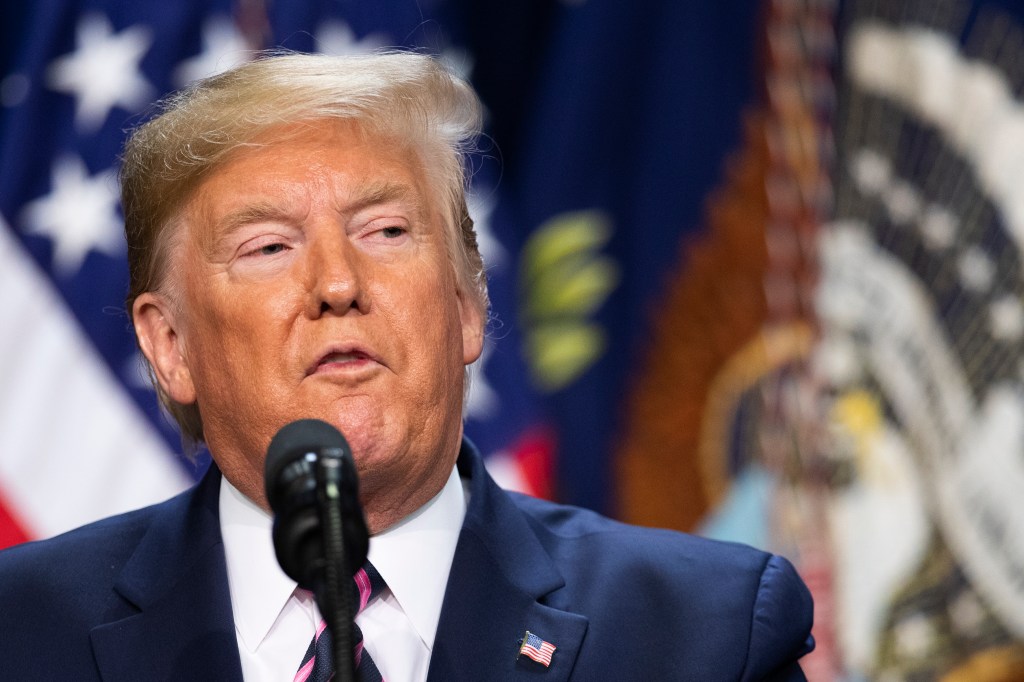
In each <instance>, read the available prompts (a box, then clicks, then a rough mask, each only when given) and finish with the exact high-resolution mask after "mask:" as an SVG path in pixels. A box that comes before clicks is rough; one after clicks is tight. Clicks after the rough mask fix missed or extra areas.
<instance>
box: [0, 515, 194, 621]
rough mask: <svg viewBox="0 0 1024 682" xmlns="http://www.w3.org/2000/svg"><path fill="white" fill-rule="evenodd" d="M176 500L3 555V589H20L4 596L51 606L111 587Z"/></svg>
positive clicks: (0, 557)
mask: <svg viewBox="0 0 1024 682" xmlns="http://www.w3.org/2000/svg"><path fill="white" fill-rule="evenodd" d="M175 500H177V498H173V499H172V500H168V501H167V502H163V503H160V504H156V505H152V506H149V507H143V508H141V509H136V510H134V511H130V512H126V513H123V514H118V515H115V516H111V517H108V518H104V519H100V520H99V521H95V522H93V523H89V524H87V525H84V526H80V527H79V528H75V529H74V530H70V531H67V532H66V533H62V534H60V535H57V536H54V537H52V538H48V539H45V540H36V541H32V542H26V543H24V544H20V545H15V546H14V547H10V548H8V549H5V550H3V551H0V584H3V585H5V586H10V587H12V588H14V589H11V590H4V593H5V594H6V595H7V597H8V598H10V597H15V596H16V595H19V594H32V595H34V596H33V598H34V599H36V600H40V599H41V600H44V601H45V599H46V596H47V595H48V594H53V595H55V596H56V597H59V596H60V595H66V594H67V592H68V590H71V589H74V590H78V591H79V592H80V593H82V592H86V593H87V592H88V591H89V590H90V589H92V588H98V587H99V586H100V585H107V586H109V584H110V582H111V581H112V580H113V576H115V575H116V574H117V572H118V571H119V570H120V568H121V567H122V566H123V565H124V563H125V562H126V561H127V560H128V558H129V557H130V556H131V553H132V551H133V550H134V548H135V547H136V545H137V544H138V541H139V539H140V538H141V537H142V536H143V535H144V534H145V532H146V531H147V529H148V528H149V527H150V526H151V524H152V522H153V519H154V518H156V517H157V516H158V515H159V514H160V513H161V511H162V510H164V509H166V508H167V507H168V506H169V505H172V504H174V503H175ZM2 601H5V600H4V599H0V602H2Z"/></svg>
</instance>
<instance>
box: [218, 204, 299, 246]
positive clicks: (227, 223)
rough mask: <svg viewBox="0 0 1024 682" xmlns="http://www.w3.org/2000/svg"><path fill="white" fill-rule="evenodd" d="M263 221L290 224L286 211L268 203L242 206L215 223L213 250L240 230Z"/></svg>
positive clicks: (290, 220)
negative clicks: (279, 221) (280, 221)
mask: <svg viewBox="0 0 1024 682" xmlns="http://www.w3.org/2000/svg"><path fill="white" fill-rule="evenodd" d="M265 220H283V221H285V222H292V218H291V217H290V216H289V214H288V211H286V210H283V209H282V208H281V207H280V206H276V205H274V204H272V203H270V202H258V203H254V204H249V205H247V206H243V207H242V208H240V209H238V210H235V211H231V212H230V213H228V214H227V215H225V216H224V217H222V218H221V219H220V220H218V221H217V228H216V233H215V236H214V238H213V240H212V242H213V247H214V250H219V249H220V248H221V246H222V245H223V244H224V242H225V241H227V239H228V238H229V237H230V236H231V235H232V234H234V233H235V232H237V231H238V230H239V229H240V228H243V227H245V226H246V225H252V224H253V223H258V222H262V221H265Z"/></svg>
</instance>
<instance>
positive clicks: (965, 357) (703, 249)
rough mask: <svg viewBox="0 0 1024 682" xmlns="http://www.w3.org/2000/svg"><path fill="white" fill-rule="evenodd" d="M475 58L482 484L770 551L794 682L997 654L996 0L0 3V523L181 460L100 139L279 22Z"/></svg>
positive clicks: (1003, 408) (1010, 526)
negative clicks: (791, 618) (485, 476)
mask: <svg viewBox="0 0 1024 682" xmlns="http://www.w3.org/2000/svg"><path fill="white" fill-rule="evenodd" d="M386 46H407V47H413V48H416V49H420V50H424V51H427V52H430V53H434V54H437V55H439V56H441V58H442V59H444V60H445V61H446V62H447V63H448V65H449V66H450V68H451V69H453V70H454V71H456V72H458V73H460V74H461V75H463V76H464V77H465V78H467V79H469V80H470V81H472V83H473V84H474V85H475V86H476V88H477V90H478V92H479V93H480V95H481V97H482V98H483V100H484V102H485V104H486V107H487V133H488V137H487V139H486V140H485V141H484V142H483V144H482V149H481V152H480V153H479V154H478V155H477V156H476V157H475V158H474V160H473V166H474V180H473V188H472V203H471V212H472V214H473V216H474V218H475V220H476V221H477V226H478V230H479V231H480V241H481V245H482V248H483V251H484V256H485V260H486V262H487V264H488V276H489V278H490V284H491V295H492V300H493V303H494V310H493V314H492V319H491V322H490V325H489V330H488V344H487V347H486V349H485V352H484V356H483V358H482V360H481V361H480V362H479V363H478V365H477V367H476V368H475V371H474V381H473V389H472V393H471V395H470V399H469V401H468V405H467V407H466V422H467V433H468V434H469V435H470V437H471V438H472V439H473V440H474V441H476V443H477V444H478V445H479V446H480V447H481V449H482V450H483V451H484V452H485V453H486V455H487V461H488V465H489V467H490V469H491V470H492V472H494V474H495V475H496V476H497V477H498V478H499V480H500V481H501V482H502V483H503V484H504V485H506V486H508V487H511V488H516V489H519V490H523V491H526V492H528V493H530V494H534V495H539V496H544V497H548V498H552V499H557V500H560V501H563V502H569V503H573V504H578V505H582V506H586V507H590V508H593V509H596V510H598V511H601V512H603V513H606V514H609V515H612V516H614V517H617V518H620V519H623V520H626V521H630V522H633V523H640V524H644V525H651V526H663V527H670V528H677V529H681V530H687V531H691V532H698V533H702V534H706V535H711V536H714V537H721V538H727V539H734V540H739V541H742V542H746V543H749V544H753V545H756V546H759V547H762V548H765V549H769V550H772V551H776V552H781V553H783V554H785V555H786V556H788V557H789V558H790V559H792V560H793V562H794V563H795V564H796V565H797V567H798V569H799V570H800V572H801V574H802V575H803V577H804V578H805V580H806V581H807V582H808V584H809V586H810V587H811V589H812V591H813V592H814V596H815V601H816V618H815V630H814V634H815V636H816V638H817V641H818V648H817V650H816V651H815V652H814V653H813V654H812V655H811V656H810V657H808V659H806V660H805V663H804V667H805V669H806V671H807V673H808V676H809V678H810V679H811V680H845V681H857V680H880V681H885V682H888V681H890V680H914V681H917V680H922V681H923V680H944V681H946V682H954V681H961V680H972V681H973V680H980V681H985V682H987V681H993V680H1024V354H1022V351H1024V299H1022V292H1024V281H1022V270H1021V258H1022V253H1024V101H1022V87H1024V7H1021V6H1020V3H1019V2H1016V1H1014V0H1002V1H996V0H976V1H974V2H968V1H967V0H963V1H959V0H958V1H954V0H929V1H927V2H926V1H924V0H847V1H846V2H836V0H760V1H758V0H716V1H715V2H685V1H683V0H644V1H642V2H641V1H637V0H632V1H626V0H520V1H518V2H494V3H487V2H479V1H478V0H378V1H376V2H372V3H371V2H358V1H356V0H234V1H230V0H209V1H207V2H200V1H198V0H188V1H186V0H179V1H177V2H166V1H155V0H135V1H134V2H124V1H121V0H36V1H35V2H32V3H10V2H8V3H4V4H3V6H2V8H0V297H2V298H0V300H2V301H3V306H2V309H0V547H2V546H7V545H11V544H15V543H18V542H23V541H26V540H29V539H33V538H41V537H47V536H50V535H54V534H56V533H59V532H62V531H64V530H67V529H69V528H71V527H74V526H77V525H80V524H81V523H84V522H87V521H90V520H93V519H95V518H99V517H101V516H106V515H109V514H112V513H116V512H118V511H122V510H125V509H130V508H134V507H138V506H141V505H143V504H147V503H149V502H152V501H156V500H159V499H163V498H165V497H167V496H169V495H171V494H173V493H175V492H177V491H179V490H181V489H182V488H184V487H185V486H187V485H189V483H190V482H192V481H193V480H195V479H196V478H197V477H198V476H200V475H201V474H202V471H203V470H204V469H205V466H206V465H207V463H208V458H207V457H200V458H199V461H198V462H191V461H188V460H186V459H184V458H182V457H181V456H180V455H179V454H178V453H179V452H180V445H179V441H178V437H177V434H176V433H175V431H174V428H173V427H172V426H171V425H170V423H169V421H168V419H167V418H166V416H165V415H163V414H161V413H160V411H159V410H158V408H157V403H156V398H155V395H154V393H153V391H152V390H151V388H150V387H149V386H148V384H147V382H146V379H145V373H144V371H143V370H142V368H141V364H140V357H139V354H138V351H137V348H136V345H135V342H134V338H133V335H132V333H131V329H130V325H129V322H128V318H127V315H126V314H125V312H124V310H123V299H124V295H125V292H126V283H127V272H126V262H125V246H124V239H123V236H122V233H121V229H122V228H121V218H120V213H119V207H118V199H117V186H116V172H117V154H118V151H119V148H120V145H121V143H122V141H123V138H124V134H125V131H126V129H128V128H130V127H132V126H134V125H136V124H138V123H139V122H140V121H143V120H145V118H146V117H147V115H148V114H149V113H151V109H150V105H151V103H152V102H153V101H154V100H155V99H157V98H158V97H160V96H161V95H163V94H164V93H166V92H168V91H171V90H174V89H176V88H178V87H181V86H183V85H185V84H187V83H188V82H190V81H192V80H194V79H196V78H199V77H203V76H207V75H211V74H213V73H216V72H219V71H221V70H223V69H225V68H228V67H230V66H232V65H234V64H236V63H238V62H240V61H242V60H245V59H249V58H252V56H253V55H254V53H255V52H256V51H258V50H261V49H266V48H271V47H283V48H287V49H291V50H299V51H320V52H325V53H332V54H343V53H352V52H363V51H368V50H373V49H378V48H381V47H386Z"/></svg>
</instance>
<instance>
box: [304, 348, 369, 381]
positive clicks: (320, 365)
mask: <svg viewBox="0 0 1024 682" xmlns="http://www.w3.org/2000/svg"><path fill="white" fill-rule="evenodd" d="M370 364H379V360H377V358H376V357H375V356H374V355H373V354H371V353H370V352H368V351H366V350H364V349H362V348H332V349H330V350H328V351H327V352H326V353H324V354H323V355H321V356H320V358H319V359H318V360H317V361H316V362H314V363H313V365H312V366H310V367H309V368H308V369H307V371H306V375H307V376H309V375H310V374H316V373H318V372H325V371H336V370H343V371H344V370H354V369H360V368H363V367H366V366H367V365H370Z"/></svg>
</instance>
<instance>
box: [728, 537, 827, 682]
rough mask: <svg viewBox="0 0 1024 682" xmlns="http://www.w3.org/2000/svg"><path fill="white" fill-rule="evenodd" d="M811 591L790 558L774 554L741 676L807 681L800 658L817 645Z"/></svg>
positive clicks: (763, 579) (757, 604)
mask: <svg viewBox="0 0 1024 682" xmlns="http://www.w3.org/2000/svg"><path fill="white" fill-rule="evenodd" d="M813 620H814V605H813V602H812V600H811V594H810V592H809V591H808V589H807V586H806V585H804V582H803V580H801V579H800V576H799V575H797V572H796V569H794V568H793V565H792V564H791V563H789V561H787V560H786V559H784V558H783V557H780V556H772V557H771V558H770V559H769V560H768V562H767V563H766V564H765V568H764V571H762V573H761V583H760V585H759V587H758V590H757V597H756V598H755V600H754V610H753V616H752V619H751V625H750V628H751V630H750V647H749V649H748V650H747V663H746V666H745V667H744V670H743V675H742V677H741V680H743V682H748V681H749V682H753V681H754V680H762V681H767V682H790V681H792V682H796V681H805V680H806V679H807V678H806V677H805V676H804V673H803V671H802V670H801V669H800V664H799V663H798V662H797V659H799V658H800V657H801V656H803V655H804V654H807V653H809V652H810V651H811V650H812V649H814V638H813V637H812V636H811V624H812V623H813Z"/></svg>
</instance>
